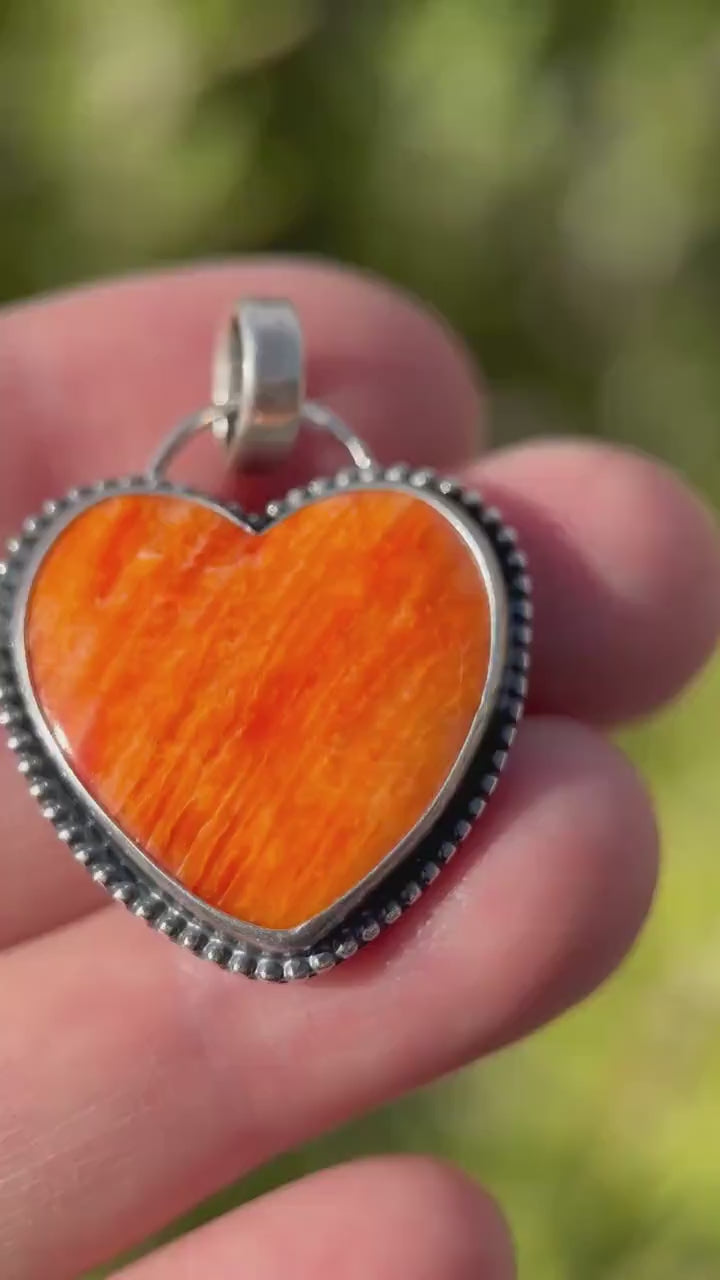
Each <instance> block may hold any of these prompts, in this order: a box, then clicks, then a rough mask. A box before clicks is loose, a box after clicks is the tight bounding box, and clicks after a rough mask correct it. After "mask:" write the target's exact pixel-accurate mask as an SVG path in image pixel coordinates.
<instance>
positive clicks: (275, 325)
mask: <svg viewBox="0 0 720 1280" xmlns="http://www.w3.org/2000/svg"><path fill="white" fill-rule="evenodd" d="M304 397H305V372H304V360H303V340H302V330H301V327H300V319H299V317H298V314H297V312H296V310H295V308H294V307H293V305H292V303H290V302H287V301H285V299H284V298H246V299H243V300H241V301H240V302H238V303H237V304H236V306H235V307H234V308H233V312H232V315H231V317H230V323H229V324H228V326H227V327H226V329H225V330H224V332H223V333H221V335H220V338H219V340H218V343H217V347H216V350H215V360H214V364H213V383H212V401H213V404H214V405H215V407H216V408H217V409H219V410H221V411H222V416H220V415H218V418H217V419H216V423H215V425H214V426H213V432H214V434H215V436H216V438H217V439H219V440H220V441H221V442H222V444H223V445H224V446H225V448H226V449H227V450H228V451H229V453H230V456H231V458H232V460H233V462H234V463H235V464H236V465H237V466H241V467H244V468H248V469H251V468H262V467H266V466H272V465H274V464H275V463H276V462H278V461H280V460H282V458H284V457H285V456H286V455H287V454H288V453H289V452H290V450H291V449H292V447H293V445H294V444H295V440H296V438H297V433H298V428H299V425H300V413H301V409H302V404H303V400H304Z"/></svg>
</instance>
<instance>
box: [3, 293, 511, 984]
mask: <svg viewBox="0 0 720 1280" xmlns="http://www.w3.org/2000/svg"><path fill="white" fill-rule="evenodd" d="M301 352H302V344H301V333H300V327H299V322H298V319H297V316H296V314H295V312H294V311H293V309H292V307H291V306H290V304H289V303H287V302H284V301H280V300H272V299H266V300H262V301H255V302H244V303H242V304H240V305H239V306H238V307H237V308H236V310H235V313H234V316H233V319H232V323H231V325H230V326H229V328H228V330H227V332H226V333H225V334H224V336H223V338H222V340H221V344H220V348H219V352H218V356H217V360H216V367H215V378H214V390H213V404H212V406H211V407H210V408H209V409H205V410H202V411H201V412H199V413H196V414H193V415H192V416H191V417H189V418H188V419H186V420H185V421H184V422H181V423H180V425H179V426H178V427H177V428H176V429H175V430H174V431H173V432H172V434H171V435H170V437H169V438H168V440H167V441H166V442H165V443H164V445H163V446H162V448H161V449H160V451H159V453H158V454H157V456H156V457H155V459H154V460H153V462H152V463H151V465H150V468H149V470H148V471H147V472H146V473H145V474H144V475H140V476H133V477H130V478H128V479H117V480H106V481H103V482H102V483H101V484H98V485H97V486H95V487H94V488H88V489H82V490H78V489H75V490H72V491H71V492H70V493H69V494H67V496H66V497H65V498H62V499H60V500H59V501H57V502H48V503H46V504H45V506H44V508H43V510H42V512H41V513H40V515H38V516H37V517H35V518H33V519H29V520H26V522H25V524H24V526H23V529H22V533H21V534H20V536H19V537H18V538H16V539H12V540H11V542H10V544H9V551H10V555H9V559H8V560H7V563H6V564H5V565H4V566H3V576H2V578H1V579H0V583H1V585H0V606H1V610H2V619H3V633H2V655H1V657H0V663H1V671H0V679H1V680H2V688H1V694H2V719H3V721H4V723H5V724H6V725H7V726H8V727H9V732H10V746H11V747H12V749H13V750H14V751H16V752H17V754H18V757H19V767H20V769H21V771H22V772H23V773H24V774H25V776H26V778H27V781H28V783H29V785H30V789H31V791H32V794H33V795H34V796H35V797H36V798H37V800H38V802H39V804H40V806H41V808H42V811H43V813H44V814H45V815H46V817H48V818H49V819H51V820H52V822H53V823H54V824H55V827H56V828H57V832H58V835H59V836H60V838H61V839H62V840H64V841H65V843H66V844H67V845H68V846H69V848H70V849H71V851H72V853H73V854H74V856H75V857H76V858H77V859H78V860H79V861H80V862H82V863H84V864H85V866H86V867H87V869H88V871H89V872H90V874H91V875H92V877H93V879H94V880H95V881H96V882H98V883H99V884H102V885H104V886H105V888H106V889H107V890H108V891H109V893H110V894H111V895H112V897H113V898H115V899H116V900H117V901H119V902H122V903H124V904H125V905H126V906H127V907H128V908H129V909H130V910H131V911H132V912H134V913H135V914H136V915H137V916H140V917H142V918H144V919H145V920H147V921H148V922H149V923H151V924H152V925H153V927H154V928H156V929H158V930H160V931H161V932H162V933H165V934H167V935H168V937H170V938H173V939H174V940H175V941H176V942H178V943H180V944H182V945H183V946H185V947H187V948H189V949H190V950H192V951H194V952H196V953H197V954H199V955H203V956H205V957H207V958H208V959H211V960H214V961H216V962H217V963H218V964H220V965H222V966H223V967H224V968H227V969H230V970H232V971H236V972H240V973H244V974H247V975H249V976H252V977H259V978H266V979H272V980H278V981H283V980H288V979H291V978H302V977H309V976H310V975H312V974H314V973H317V972H320V971H322V970H325V969H329V968H330V967H332V966H333V965H335V964H337V963H338V961H341V960H345V959H347V958H348V957H349V956H352V955H353V954H354V953H355V952H356V951H357V950H358V948H359V947H361V946H362V945H363V944H364V943H366V942H369V941H371V940H372V939H374V938H375V937H377V935H378V934H379V933H380V932H381V931H382V930H383V929H384V928H385V926H386V925H389V924H391V923H392V922H393V921H395V920H397V919H398V917H399V916H400V915H401V913H402V912H403V911H404V910H405V908H406V907H407V906H409V905H410V904H411V903H413V902H414V901H415V900H416V899H417V898H418V897H419V896H420V894H421V893H422V891H423V889H424V888H425V887H426V886H427V885H429V884H430V883H431V882H432V881H433V880H434V879H435V878H436V876H437V875H438V873H439V872H440V871H441V870H442V868H443V867H444V866H445V864H446V863H447V862H449V860H450V859H451V858H452V856H453V855H454V853H455V851H456V849H457V846H458V844H459V843H460V842H461V841H462V840H463V839H464V838H465V836H466V835H467V834H468V832H469V831H470V827H471V824H472V822H473V821H474V820H475V819H476V818H477V817H478V815H479V814H480V813H481V811H482V810H483V809H484V807H485V803H486V801H487V799H488V797H489V796H490V794H491V793H492V791H493V789H494V787H495V784H496V781H497V778H498V775H499V773H500V770H501V769H502V766H503V764H504V761H505V758H506V754H507V751H508V748H509V746H510V744H511V742H512V739H513V737H514V734H515V730H516V726H517V723H518V721H519V719H520V716H521V714H522V710H523V702H524V697H525V691H526V683H527V681H526V670H527V665H528V648H529V641H530V626H529V622H530V604H529V599H528V595H529V579H528V576H527V572H526V563H525V558H524V556H523V554H522V553H521V552H520V551H519V550H518V549H517V546H516V541H515V536H514V534H513V533H512V532H511V531H510V530H509V529H507V528H506V527H505V526H504V525H503V523H502V520H501V518H500V516H499V514H498V512H497V511H496V510H494V509H492V508H488V507H486V506H485V505H484V504H483V502H482V501H481V500H480V498H479V497H478V496H477V495H475V494H473V493H468V492H466V491H465V490H463V489H462V488H461V486H460V485H459V484H457V483H456V482H455V481H453V480H449V479H442V478H439V477H438V476H436V475H435V474H434V473H433V472H432V471H427V470H419V469H411V468H408V467H405V466H391V467H387V468H386V467H382V466H379V465H378V464H376V463H375V462H374V460H373V459H372V457H371V456H370V454H369V452H368V450H367V448H366V447H365V446H364V445H363V443H362V442H361V441H360V440H358V439H357V437H355V436H354V435H353V434H352V433H351V431H350V430H349V429H348V427H347V426H346V425H345V424H344V423H343V422H342V421H340V420H339V419H338V418H337V417H336V416H335V415H334V414H333V413H331V412H330V410H328V409H327V408H325V407H323V406H321V405H318V404H315V403H312V402H308V401H305V400H304V393H303V371H302V355H301ZM303 423H304V424H306V425H309V426H311V427H314V428H316V429H321V430H324V431H329V432H331V433H332V434H333V435H334V436H335V437H336V438H337V439H338V440H339V441H340V443H341V444H343V445H344V446H345V447H346V448H347V450H348V451H349V453H350V455H351V457H352V461H353V464H354V465H353V466H352V468H350V469H346V470H343V471H339V472H338V473H337V475H335V476H334V477H333V478H332V479H329V480H319V479H318V480H313V481H311V483H310V484H308V485H307V486H306V487H305V488H303V489H293V490H291V491H290V493H288V494H287V495H286V496H285V497H284V498H281V499H278V500H277V501H275V502H271V503H270V504H269V505H268V507H267V508H266V510H265V512H264V514H262V515H259V516H254V515H248V514H246V513H245V512H244V511H242V510H241V509H240V508H239V507H238V506H236V505H224V504H223V503H221V502H219V501H217V500H215V499H213V498H211V497H209V496H207V495H205V494H201V493H195V492H192V491H190V490H187V489H185V488H180V487H178V486H176V485H174V484H172V483H170V482H169V481H168V480H167V479H166V478H165V473H166V468H167V466H168V463H169V462H170V460H171V459H172V458H173V457H174V456H175V454H176V453H177V452H178V451H179V450H180V448H181V447H182V446H183V445H184V444H185V443H186V442H187V441H189V440H190V439H192V438H193V437H194V436H195V435H196V434H197V433H198V432H200V431H203V430H209V431H212V433H213V434H214V435H215V437H216V438H217V439H218V441H219V442H220V443H221V444H222V446H223V447H224V448H225V449H226V450H227V452H228V454H229V456H230V458H231V459H232V460H233V462H234V464H235V465H238V466H240V467H245V468H248V469H251V468H253V467H257V466H258V465H268V464H271V463H272V462H273V461H275V460H276V459H280V458H282V457H284V456H285V455H286V454H287V453H288V451H289V450H290V449H291V448H292V446H293V444H294V442H295V439H296V436H297V432H298V430H299V426H300V424H303Z"/></svg>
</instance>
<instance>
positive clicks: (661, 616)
mask: <svg viewBox="0 0 720 1280" xmlns="http://www.w3.org/2000/svg"><path fill="white" fill-rule="evenodd" d="M466 479H467V481H468V483H470V484H477V485H478V486H479V487H480V488H481V490H482V491H483V494H484V495H485V497H486V499H487V500H488V501H490V502H494V503H497V505H499V506H500V507H501V509H502V510H503V513H504V514H505V516H506V518H507V519H508V520H509V522H510V523H511V524H514V525H516V526H517V528H518V531H519V535H520V539H521V542H522V544H523V546H525V547H526V548H527V551H528V555H529V559H530V567H531V571H532V575H533V580H534V602H535V614H536V621H535V644H534V652H533V668H532V672H531V680H530V694H531V706H532V709H535V710H541V711H542V710H544V711H550V712H553V713H555V712H563V713H565V714H568V715H572V716H577V717H583V718H587V719H595V720H598V721H601V722H612V721H617V720H619V719H622V718H623V717H624V716H630V715H636V714H638V713H640V712H642V711H647V710H650V709H652V708H653V707H654V706H656V705H659V703H661V702H662V700H663V699H664V698H667V697H669V696H671V695H672V694H673V693H675V692H676V691H677V690H678V689H679V688H680V687H681V685H682V684H683V682H684V681H685V680H687V679H688V678H689V677H690V676H691V675H692V674H693V673H694V672H695V671H696V670H697V668H698V667H699V666H700V664H701V663H702V661H703V660H704V659H705V658H706V657H707V655H708V653H709V652H710V651H711V650H712V648H713V647H714V645H715V643H716V639H717V634H718V626H719V618H720V555H719V553H718V539H717V533H716V530H715V527H714V524H713V521H712V520H711V518H710V516H709V515H708V513H707V512H706V511H705V510H704V509H703V508H702V506H701V505H700V504H699V503H698V501H697V500H696V499H695V498H694V497H693V496H692V494H690V493H689V492H688V491H687V489H686V488H685V487H684V486H683V485H682V483H681V482H680V481H678V480H677V479H675V478H674V477H673V476H672V475H670V474H669V473H667V472H666V471H665V470H664V469H663V468H662V467H660V466H658V465H657V464H656V463H654V462H651V461H649V460H647V459H645V458H641V457H638V456H636V455H633V454H629V453H627V452H625V451H623V450H620V449H612V448H608V447H606V446H600V445H589V444H561V443H555V444H538V445H528V446H526V447H524V448H522V449H511V450H507V451H504V452H501V453H498V454H495V455H492V454H491V455H488V457H487V458H485V459H483V461H482V462H479V463H477V464H475V466H474V467H473V468H471V469H470V471H469V472H468V473H467V475H466ZM3 767H4V768H5V774H4V775H3V774H2V769H3ZM0 778H4V788H3V787H2V786H0V794H1V795H2V796H3V802H4V807H5V821H6V831H5V841H4V849H3V855H2V865H3V877H4V892H3V896H2V898H1V899H0V945H3V943H4V944H5V945H7V944H8V943H9V942H12V941H17V940H19V939H22V938H24V937H27V936H29V935H31V934H33V933H36V932H41V931H42V930H44V929H48V928H51V927H52V926H54V925H57V924H61V923H63V922H65V921H67V920H69V919H72V918H75V917H76V916H77V915H79V914H81V913H82V912H84V911H86V910H88V909H89V908H90V907H91V906H94V905H97V904H100V903H101V902H104V901H105V899H104V897H102V896H101V895H100V893H99V891H97V890H96V889H95V886H93V885H91V884H88V883H87V877H86V876H85V874H84V873H83V872H82V871H81V870H80V869H79V868H77V867H75V866H74V865H73V864H72V861H71V859H70V858H69V857H68V856H67V854H66V852H65V851H64V850H61V849H59V848H58V847H57V842H56V840H55V838H54V835H53V833H52V831H51V830H50V829H49V828H48V827H47V826H46V824H45V823H44V822H43V821H42V819H41V818H40V817H39V816H38V814H37V812H36V809H35V805H34V803H33V802H32V801H31V800H30V798H29V797H28V796H27V795H26V794H25V788H24V786H23V784H22V783H21V781H20V779H19V778H18V777H17V776H16V775H15V773H14V770H13V769H12V766H11V763H10V761H9V759H7V758H1V757H0Z"/></svg>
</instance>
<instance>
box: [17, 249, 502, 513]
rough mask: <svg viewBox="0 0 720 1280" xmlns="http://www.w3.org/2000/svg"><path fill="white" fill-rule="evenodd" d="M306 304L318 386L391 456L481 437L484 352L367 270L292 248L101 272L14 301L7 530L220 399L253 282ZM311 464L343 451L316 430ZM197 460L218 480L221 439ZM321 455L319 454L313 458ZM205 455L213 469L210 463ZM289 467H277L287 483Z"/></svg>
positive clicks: (459, 453) (317, 468)
mask: <svg viewBox="0 0 720 1280" xmlns="http://www.w3.org/2000/svg"><path fill="white" fill-rule="evenodd" d="M263 294H265V295H272V294H276V295H277V294H279V295H281V296H286V297H289V298H290V299H291V300H292V301H293V302H294V303H295V305H296V306H297V308H298V311H299V313H300V318H301V321H302V325H303V331H304V339H305V346H306V361H307V375H308V391H309V393H310V395H312V396H313V397H314V398H315V399H321V400H323V401H324V402H325V403H327V404H328V405H330V406H331V407H332V408H334V409H336V410H337V411H338V412H339V413H341V414H343V415H344V416H346V417H347V419H348V421H349V422H351V423H352V426H353V429H354V430H355V431H357V432H358V434H359V435H361V436H362V437H363V438H365V439H366V440H367V441H368V443H369V444H370V445H371V447H372V448H373V449H376V450H377V452H378V454H379V456H381V457H383V458H385V459H386V460H388V459H389V460H391V461H397V460H398V458H405V457H406V456H407V457H408V459H409V460H411V461H417V462H418V463H421V464H429V465H439V466H449V465H452V464H457V463H458V462H459V461H462V460H464V459H465V458H466V457H468V456H469V455H470V454H471V453H473V452H474V451H475V449H476V447H477V443H478V437H477V429H478V417H479V404H478V395H477V390H476V385H475V381H474V375H473V373H472V370H471V366H470V362H469V360H468V357H467V356H466V354H465V351H464V349H463V347H462V345H461V343H460V340H459V339H458V338H456V337H455V336H454V335H453V334H452V333H451V331H450V330H449V329H447V328H446V327H445V326H444V324H443V323H442V321H440V320H439V319H437V318H435V317H434V316H432V315H431V314H430V313H429V312H428V311H426V310H425V309H424V308H423V307H421V306H420V305H419V304H418V303H416V302H415V301H414V300H412V299H410V298H409V297H407V296H405V295H404V294H402V293H400V292H398V291H396V290H394V289H391V288H390V287H389V286H386V285H384V284H381V283H379V282H378V281H376V280H374V279H371V278H370V277H369V276H365V275H359V274H357V273H355V272H352V271H348V270H343V269H340V268H338V267H333V266H329V265H325V264H320V263H310V262H303V261H302V260H300V259H297V260H290V259H286V260H282V261H272V260H267V261H264V262H248V263H242V262H240V263H228V264H225V265H218V266H211V267H199V268H194V269H190V270H185V271H178V272H174V273H172V274H170V273H168V274H160V275H155V276H140V277H137V278H132V279H129V280H126V281H125V282H123V283H119V284H118V283H115V284H106V285H99V286H94V287H93V288H90V289H82V290H76V291H74V292H71V293H67V294H63V295H59V296H56V297H54V298H52V299H50V300H46V299H43V300H42V301H40V302H37V303H31V304H29V305H25V306H21V307H17V308H12V309H9V310H7V311H5V312H4V313H2V314H1V315H0V351H1V352H2V360H0V370H1V372H0V397H2V402H3V416H4V419H5V421H6V422H8V423H11V424H12V430H11V431H8V432H7V433H6V436H5V437H4V438H3V467H2V469H1V470H0V513H1V514H0V519H2V522H3V525H4V528H3V530H0V534H1V535H2V536H6V535H7V534H8V533H10V532H13V531H14V530H15V528H16V527H17V526H18V525H19V523H20V522H21V521H22V520H23V519H24V517H25V516H26V515H28V514H29V513H31V512H32V511H34V510H36V509H37V507H38V505H39V504H40V503H41V502H43V501H44V500H45V499H46V498H51V497H56V496H57V495H58V494H62V493H63V492H65V490H67V489H68V488H70V487H71V486H73V485H81V484H84V483H88V482H90V483H92V482H93V481H95V480H97V479H98V478H101V477H103V476H113V475H123V474H126V473H128V472H131V473H133V474H136V473H137V472H138V471H142V469H143V468H144V467H145V465H146V464H147V461H148V459H149V457H150V455H151V454H152V453H154V451H155V448H156V446H157V445H158V444H159V442H160V440H161V438H162V437H163V435H164V434H165V433H166V432H167V431H168V430H169V429H170V428H171V427H172V426H173V425H174V423H175V422H176V421H177V420H179V419H180V418H182V417H185V416H186V415H187V414H188V413H190V412H192V411H193V410H195V409H200V408H202V407H203V405H205V404H207V401H208V395H209V383H210V364H211V357H212V348H213V345H214V341H215V336H216V333H217V330H218V326H219V325H220V324H221V323H222V322H223V321H224V320H225V318H226V315H227V313H228V311H229V308H230V307H231V305H232V303H233V302H234V301H236V300H237V299H238V298H239V297H241V296H243V295H256V296H257V295H263ZM306 445H307V448H306V450H305V453H306V456H305V458H303V457H301V458H300V459H299V460H298V461H299V465H300V466H305V467H306V469H307V471H306V474H307V475H308V477H309V476H311V475H313V474H323V473H324V472H327V471H335V470H337V468H338V466H340V465H343V464H344V462H345V459H344V458H343V457H342V454H341V453H340V452H339V451H338V448H337V446H336V445H333V444H332V443H330V446H329V450H328V446H327V444H323V440H322V437H320V438H318V437H316V436H315V435H314V433H313V434H312V438H311V439H309V440H308V441H307V442H306ZM208 450H209V456H208V458H205V456H204V455H203V456H201V457H200V458H199V460H198V461H197V462H196V463H194V465H193V470H192V475H193V483H194V484H196V485H198V486H202V484H203V482H204V481H207V483H208V484H215V483H216V482H217V480H218V476H219V474H220V471H221V466H222V460H221V457H220V451H219V450H217V449H213V447H212V446H208ZM307 454H309V455H310V457H311V458H312V462H310V457H308V456H307ZM203 468H204V470H203ZM287 481H288V473H287V471H286V472H285V474H282V473H277V472H276V473H274V476H273V486H279V488H275V492H284V490H285V488H287Z"/></svg>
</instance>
